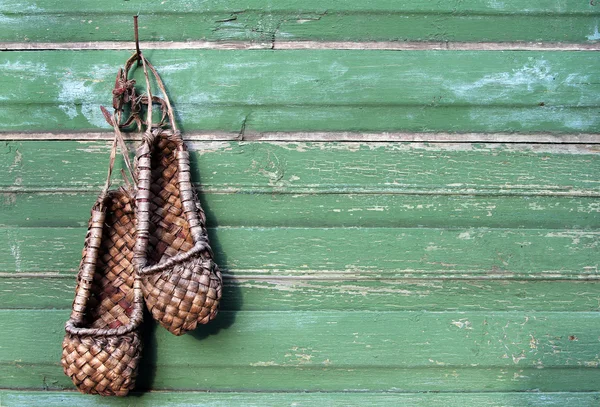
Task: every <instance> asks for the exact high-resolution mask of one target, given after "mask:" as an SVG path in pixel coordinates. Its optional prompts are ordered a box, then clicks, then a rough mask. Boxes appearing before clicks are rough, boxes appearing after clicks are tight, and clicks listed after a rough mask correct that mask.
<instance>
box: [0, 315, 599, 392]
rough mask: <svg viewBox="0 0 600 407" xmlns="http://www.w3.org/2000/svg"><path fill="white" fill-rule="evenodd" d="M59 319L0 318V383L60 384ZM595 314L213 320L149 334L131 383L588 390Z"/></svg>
mask: <svg viewBox="0 0 600 407" xmlns="http://www.w3.org/2000/svg"><path fill="white" fill-rule="evenodd" d="M67 315H68V310H60V311H52V310H48V311H42V310H35V311H25V310H14V311H11V310H2V311H0V318H1V320H2V325H3V327H4V328H5V329H3V330H2V331H0V340H1V342H2V344H3V346H2V348H0V375H1V376H2V377H3V382H4V385H5V386H7V387H17V388H32V389H36V388H37V389H42V388H53V389H60V388H64V387H70V382H69V379H68V378H66V377H65V376H64V375H63V373H62V371H61V368H60V366H59V364H58V363H57V360H58V359H59V354H60V351H61V350H60V342H61V338H62V336H63V330H62V329H61V321H63V320H64V319H65V318H66V317H67ZM599 318H600V316H599V314H598V313H597V312H592V313H587V312H577V313H563V312H557V313H553V312H500V313H496V312H470V313H468V314H466V313H463V312H401V311H397V312H367V311H359V310H357V311H354V312H352V311H340V312H335V311H320V312H292V311H288V312H273V311H271V312H259V311H256V312H252V311H240V312H235V313H233V312H223V313H222V315H221V316H220V318H219V320H218V321H219V322H218V323H216V324H213V325H211V326H207V327H203V328H201V329H200V330H198V331H197V332H195V333H194V334H192V335H187V336H183V337H179V338H177V337H174V336H172V335H170V334H169V333H168V332H166V331H165V330H162V329H156V331H155V332H153V333H152V336H151V338H152V339H149V340H148V341H147V346H146V352H145V358H144V362H143V363H144V364H143V369H142V371H141V372H142V378H141V383H143V384H145V385H146V386H147V385H149V384H151V385H152V388H154V389H190V388H195V389H198V390H203V389H213V390H217V389H218V390H229V391H231V390H236V389H237V390H261V391H335V390H339V389H345V390H354V391H409V392H410V391H416V390H418V391H448V390H453V391H472V390H473V389H480V390H486V391H507V390H525V389H530V388H532V387H533V388H536V389H538V390H539V391H565V390H578V391H594V390H595V389H596V388H597V381H598V379H600V370H599V369H597V366H598V362H599V359H598V352H597V345H598V333H597V330H596V328H595V327H596V326H597V325H598V319H599ZM265 338H269V340H268V345H266V343H265ZM17 344H18V345H19V346H18V347H17V346H16V345H17ZM224 350H226V351H224ZM216 355H218V356H216ZM182 368H183V369H182ZM191 372H197V373H196V374H190V373H191ZM202 372H206V373H205V374H203V373H202ZM559 378H560V379H559Z"/></svg>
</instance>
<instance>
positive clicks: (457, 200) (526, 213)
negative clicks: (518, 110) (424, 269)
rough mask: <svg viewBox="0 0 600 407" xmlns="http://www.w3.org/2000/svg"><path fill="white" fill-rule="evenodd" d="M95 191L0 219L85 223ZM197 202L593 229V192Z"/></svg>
mask: <svg viewBox="0 0 600 407" xmlns="http://www.w3.org/2000/svg"><path fill="white" fill-rule="evenodd" d="M97 191H98V190H96V191H93V192H78V193H43V192H42V193H35V192H22V193H0V203H1V205H0V226H11V227H12V226H18V227H40V226H41V227H65V226H66V227H81V226H86V225H87V223H86V222H87V219H88V218H89V215H90V208H91V206H92V205H93V203H94V202H95V200H96V197H97V195H98V194H97ZM200 201H201V203H202V206H203V208H204V211H205V213H206V216H207V223H208V225H209V226H211V227H217V226H263V227H276V226H280V227H298V226H306V227H350V226H362V227H389V226H396V225H397V226H403V227H442V226H443V227H451V228H457V227H459V228H460V227H462V228H465V227H489V228H497V227H502V228H525V229H542V228H548V229H572V228H575V229H599V228H600V204H599V203H598V199H597V198H592V197H567V196H559V197H555V196H527V197H520V196H472V195H398V194H263V193H259V194H240V193H238V194H223V193H200ZM47 208H52V216H48V209H47ZM240 208H244V209H243V210H240Z"/></svg>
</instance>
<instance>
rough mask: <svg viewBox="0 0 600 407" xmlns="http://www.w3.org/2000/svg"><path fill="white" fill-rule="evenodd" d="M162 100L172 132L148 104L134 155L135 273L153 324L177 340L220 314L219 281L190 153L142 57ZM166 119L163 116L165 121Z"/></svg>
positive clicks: (162, 89) (150, 97) (143, 60)
mask: <svg viewBox="0 0 600 407" xmlns="http://www.w3.org/2000/svg"><path fill="white" fill-rule="evenodd" d="M141 60H142V63H143V67H144V73H145V76H146V84H147V87H148V95H147V100H156V98H153V97H152V94H151V92H150V83H149V79H148V69H150V71H152V73H153V74H154V77H155V78H156V82H157V84H158V86H159V88H160V89H161V91H162V93H163V94H164V105H165V106H166V108H167V115H168V118H169V122H170V128H166V127H167V126H166V125H164V124H163V122H161V123H159V124H158V125H157V126H153V124H152V104H151V103H148V113H147V116H146V118H147V122H148V123H147V125H146V132H145V134H144V137H143V141H142V144H141V145H140V147H139V148H138V150H137V152H136V170H137V172H136V174H137V193H136V208H137V209H136V210H137V240H136V245H135V259H134V263H135V265H136V271H137V272H138V273H139V274H140V275H141V276H143V278H142V291H143V293H144V298H145V301H146V306H147V307H148V309H149V310H150V312H151V314H152V316H153V317H154V319H156V320H157V321H158V322H159V323H160V324H161V325H162V326H163V327H165V328H166V329H168V330H169V331H170V332H171V333H173V334H175V335H182V334H184V333H185V332H187V331H190V330H193V329H195V328H196V326H197V325H198V324H206V323H208V322H209V321H211V320H212V319H214V318H215V316H216V315H217V312H218V307H219V301H220V299H221V292H222V277H221V272H220V271H219V268H218V266H217V265H216V264H215V262H214V261H213V253H212V250H211V248H210V245H209V241H208V236H207V233H206V227H205V224H206V217H205V215H204V211H203V210H202V208H201V207H200V204H199V202H198V198H197V196H196V193H195V191H194V189H193V186H192V182H191V173H190V161H189V153H188V151H187V150H186V147H185V144H184V143H183V139H182V138H181V133H180V132H179V131H178V130H177V127H176V125H175V120H174V116H173V109H172V107H171V104H170V102H169V99H168V97H167V93H166V90H165V88H164V85H163V83H162V81H161V79H160V77H159V76H158V74H157V72H156V70H155V69H154V67H153V66H152V65H151V64H150V63H149V62H148V60H147V59H146V58H144V57H143V56H141ZM163 117H164V116H163Z"/></svg>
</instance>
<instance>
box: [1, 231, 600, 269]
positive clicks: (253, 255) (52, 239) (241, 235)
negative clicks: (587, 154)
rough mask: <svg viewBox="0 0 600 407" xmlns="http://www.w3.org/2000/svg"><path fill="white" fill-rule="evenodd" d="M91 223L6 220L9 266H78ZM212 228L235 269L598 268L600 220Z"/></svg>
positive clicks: (4, 250)
mask: <svg viewBox="0 0 600 407" xmlns="http://www.w3.org/2000/svg"><path fill="white" fill-rule="evenodd" d="M85 231H86V229H85V228H83V227H82V228H50V227H47V228H0V241H2V242H5V243H4V244H2V245H0V271H1V272H7V273H9V274H12V273H31V272H40V273H46V272H55V273H63V274H71V273H72V272H73V271H74V270H75V269H77V267H78V265H79V261H80V259H81V244H82V243H81V242H83V238H84V236H85ZM208 233H209V237H210V239H211V243H212V247H213V250H214V251H215V259H216V261H217V263H218V264H219V265H221V266H222V267H223V269H224V270H225V272H227V273H229V274H233V275H236V276H245V277H248V276H252V275H272V276H295V277H300V276H303V277H305V278H314V279H327V280H340V279H351V280H354V279H360V278H371V279H372V278H380V277H386V278H407V277H408V278H422V277H424V276H427V277H430V278H432V277H436V278H490V279H498V278H504V279H505V278H519V279H521V278H545V279H551V278H559V279H560V278H565V279H568V278H574V279H578V278H585V279H597V278H598V245H599V243H600V232H599V231H597V230H592V231H585V230H564V229H559V230H550V229H488V228H476V229H471V228H469V229H447V228H403V227H400V226H399V227H394V228H392V227H390V228H303V227H299V228H292V227H289V228H285V227H275V228H264V227H223V228H217V229H209V232H208ZM282 242H283V243H285V244H282Z"/></svg>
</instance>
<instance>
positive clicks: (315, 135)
mask: <svg viewBox="0 0 600 407" xmlns="http://www.w3.org/2000/svg"><path fill="white" fill-rule="evenodd" d="M113 137H114V133H113V132H111V131H96V132H68V133H61V132H42V133H39V132H37V133H36V132H3V133H0V140H8V141H16V140H27V141H41V140H77V141H93V140H112V139H113ZM123 137H124V138H125V139H126V140H135V141H140V140H141V139H142V135H141V134H140V133H124V134H123ZM184 140H185V141H288V142H289V141H302V142H307V141H325V142H328V141H360V142H382V141H383V142H390V141H407V142H425V143H430V142H433V143H549V144H600V134H593V133H589V134H582V133H578V134H562V133H529V134H527V133H418V132H391V133H390V132H383V133H359V132H348V131H345V132H318V131H316V132H301V131H300V132H264V133H257V132H249V131H244V134H243V140H240V133H239V132H237V133H232V132H222V131H212V132H199V131H195V132H186V133H185V135H184Z"/></svg>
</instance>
